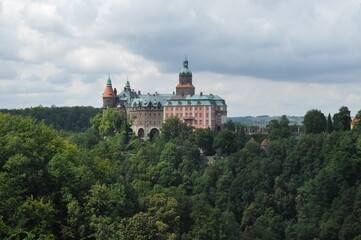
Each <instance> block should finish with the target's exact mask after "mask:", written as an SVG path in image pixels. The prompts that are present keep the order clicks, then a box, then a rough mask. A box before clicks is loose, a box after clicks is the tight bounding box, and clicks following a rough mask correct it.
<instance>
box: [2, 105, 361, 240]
mask: <svg viewBox="0 0 361 240" xmlns="http://www.w3.org/2000/svg"><path fill="white" fill-rule="evenodd" d="M117 114H118V113H116V112H112V111H111V110H110V111H109V112H108V113H105V114H104V115H97V116H95V117H94V118H93V120H92V127H90V128H89V129H88V130H87V131H85V132H83V133H74V134H72V135H70V136H67V139H63V138H61V137H59V136H58V134H57V132H56V131H55V130H53V129H52V128H51V127H48V126H46V125H45V124H44V123H37V122H36V120H34V119H33V118H29V117H21V116H15V115H9V114H0V199H1V201H0V239H102V240H106V239H132V240H133V239H139V240H140V239H142V240H143V239H179V240H180V239H182V240H188V239H189V240H190V239H196V240H197V239H198V240H201V239H217V240H218V239H219V240H223V239H224V240H225V239H302V240H303V239H328V240H332V239H361V210H360V209H361V184H360V183H361V174H360V169H361V128H360V127H356V128H355V129H353V130H352V131H332V132H331V133H330V134H325V133H320V134H314V133H310V134H304V135H302V136H301V138H300V139H298V140H297V139H295V138H292V137H290V129H289V127H288V126H287V125H288V121H287V119H286V118H282V119H281V120H280V121H279V122H272V123H271V125H270V126H269V128H268V129H269V130H270V134H271V137H272V138H271V140H272V141H271V144H270V145H269V146H268V148H267V150H261V149H260V146H259V141H258V140H255V138H252V139H250V137H249V136H246V135H245V134H244V131H241V132H234V131H231V130H224V131H220V132H217V133H215V132H212V131H209V130H206V129H197V130H194V129H192V128H191V127H189V126H187V125H185V124H183V123H182V122H180V121H179V120H178V119H177V118H172V119H170V120H169V121H166V123H165V124H164V125H163V128H162V135H161V136H160V137H159V138H158V139H156V140H154V141H143V140H141V139H138V138H136V137H130V139H129V138H128V131H127V129H128V127H129V123H128V122H127V121H126V120H125V119H124V116H122V115H121V114H120V115H119V116H118V117H119V118H120V119H121V120H120V121H119V119H117V120H116V122H111V121H112V119H113V118H114V116H115V115H117ZM104 135H106V137H104ZM263 137H264V136H263ZM260 140H262V139H261V138H260ZM200 152H203V153H204V154H206V155H204V154H200ZM213 154H215V155H213ZM207 155H213V156H207Z"/></svg>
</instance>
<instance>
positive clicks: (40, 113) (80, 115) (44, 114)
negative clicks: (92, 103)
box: [0, 106, 101, 132]
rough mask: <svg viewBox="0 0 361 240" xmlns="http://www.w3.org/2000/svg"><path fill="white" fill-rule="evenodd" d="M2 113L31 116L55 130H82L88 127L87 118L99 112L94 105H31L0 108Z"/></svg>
mask: <svg viewBox="0 0 361 240" xmlns="http://www.w3.org/2000/svg"><path fill="white" fill-rule="evenodd" d="M0 112H2V113H10V114H13V115H22V116H31V117H33V118H35V119H37V120H39V121H44V122H45V123H46V124H47V125H52V126H53V127H54V128H55V129H57V130H65V131H73V132H82V131H85V130H87V129H88V128H90V124H89V120H90V119H91V118H93V117H94V116H95V115H96V114H98V113H100V112H101V109H100V108H94V107H79V106H78V107H55V106H52V107H42V106H38V107H32V108H24V109H0Z"/></svg>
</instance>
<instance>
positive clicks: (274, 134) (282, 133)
mask: <svg viewBox="0 0 361 240" xmlns="http://www.w3.org/2000/svg"><path fill="white" fill-rule="evenodd" d="M289 123H290V121H289V120H288V118H287V116H286V115H283V116H282V117H281V119H280V120H271V121H270V122H269V123H268V125H267V130H268V134H269V137H270V138H271V139H272V140H275V139H279V138H288V137H290V136H291V128H290V126H289Z"/></svg>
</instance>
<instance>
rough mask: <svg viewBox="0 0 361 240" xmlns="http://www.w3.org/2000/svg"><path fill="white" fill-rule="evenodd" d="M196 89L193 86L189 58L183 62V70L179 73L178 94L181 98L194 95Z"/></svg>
mask: <svg viewBox="0 0 361 240" xmlns="http://www.w3.org/2000/svg"><path fill="white" fill-rule="evenodd" d="M194 92H195V87H194V86H193V84H192V72H191V70H189V68H188V60H187V58H185V59H184V61H183V68H182V69H181V70H180V71H179V83H178V85H177V87H176V94H177V95H181V96H186V95H194Z"/></svg>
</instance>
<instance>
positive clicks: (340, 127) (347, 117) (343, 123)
mask: <svg viewBox="0 0 361 240" xmlns="http://www.w3.org/2000/svg"><path fill="white" fill-rule="evenodd" d="M333 123H334V128H335V130H336V131H348V130H350V127H351V125H350V124H351V112H350V111H349V110H348V108H347V107H345V106H342V107H340V109H339V112H338V113H335V114H334V115H333Z"/></svg>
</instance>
